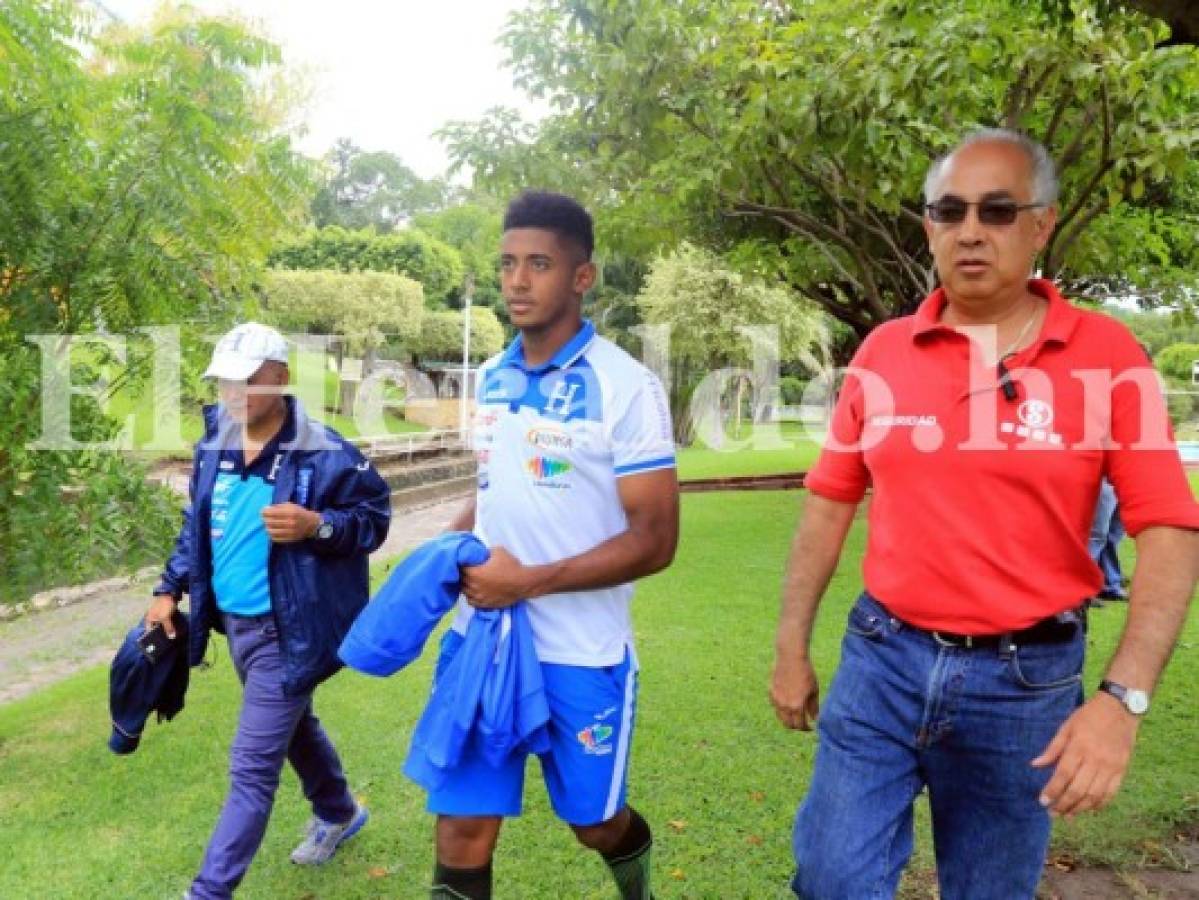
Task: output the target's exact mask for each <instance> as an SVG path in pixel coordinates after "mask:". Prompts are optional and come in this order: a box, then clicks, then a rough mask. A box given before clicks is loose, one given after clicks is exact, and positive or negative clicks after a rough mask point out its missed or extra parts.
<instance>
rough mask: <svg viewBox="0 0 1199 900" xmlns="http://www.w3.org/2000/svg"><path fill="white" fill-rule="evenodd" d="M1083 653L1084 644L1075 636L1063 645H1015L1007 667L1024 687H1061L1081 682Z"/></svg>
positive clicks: (1029, 688) (1039, 688)
mask: <svg viewBox="0 0 1199 900" xmlns="http://www.w3.org/2000/svg"><path fill="white" fill-rule="evenodd" d="M1083 656H1084V645H1083V642H1082V640H1081V639H1079V638H1076V639H1074V640H1072V641H1068V642H1066V643H1064V644H1028V645H1026V646H1023V647H1017V648H1016V652H1015V653H1013V654H1012V658H1011V659H1010V660H1008V669H1009V670H1010V672H1011V674H1012V678H1013V679H1015V681H1016V683H1017V684H1018V685H1020V687H1022V688H1025V689H1027V690H1030V691H1055V690H1062V689H1063V688H1071V687H1076V686H1077V685H1078V684H1079V682H1081V681H1082V664H1083Z"/></svg>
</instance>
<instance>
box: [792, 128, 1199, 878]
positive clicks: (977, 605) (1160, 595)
mask: <svg viewBox="0 0 1199 900" xmlns="http://www.w3.org/2000/svg"><path fill="white" fill-rule="evenodd" d="M925 195H926V202H927V203H928V206H927V208H926V210H927V213H926V218H925V230H926V232H927V234H928V238H929V245H930V247H931V249H932V253H933V257H934V259H935V262H936V266H937V271H938V274H939V276H940V280H941V284H942V287H941V288H939V289H938V290H936V291H934V292H933V293H932V294H931V295H930V296H929V297H928V298H927V299H925V301H924V302H923V303H922V304H921V306H920V308H919V310H918V311H917V312H916V314H915V315H912V316H908V317H905V318H902V319H897V320H894V321H892V322H888V323H886V324H885V325H882V326H880V327H879V328H878V329H876V330H875V331H874V332H873V333H872V334H870V336H869V337H868V338H867V339H866V340H865V341H864V342H863V344H862V346H861V348H860V349H859V351H858V353H857V355H856V356H855V358H854V360H853V363H852V365H851V367H850V369H849V371H848V373H847V377H846V382H845V387H844V389H843V390H842V392H841V395H840V398H839V400H838V404H837V408H836V411H835V413H834V416H833V423H832V428H831V431H830V435H829V439H828V441H827V443H826V446H825V449H824V452H823V453H822V455H821V457H820V460H819V461H818V463H817V464H816V466H815V468H814V469H813V470H812V472H811V473H810V475H809V476H808V478H807V482H806V483H807V487H808V489H809V491H810V496H809V498H808V500H807V503H806V505H805V509H804V515H803V520H802V522H801V524H800V526H799V529H798V532H797V534H796V538H795V543H794V547H793V550H792V554H791V559H790V562H789V565H788V572H787V577H786V581H785V585H784V590H783V610H782V615H781V619H780V623H779V629H778V638H777V659H776V662H775V668H774V674H773V681H772V686H771V700H772V702H773V703H774V706H775V710H776V712H777V714H778V716H779V719H780V720H781V721H782V722H783V724H784V725H786V726H787V727H788V728H798V729H802V730H808V729H809V728H811V726H812V722H813V721H815V720H816V716H817V712H818V711H819V720H818V721H817V728H818V732H819V744H818V748H817V753H816V762H815V769H814V771H813V774H812V782H811V786H810V789H809V791H808V794H807V796H806V797H805V799H804V801H803V803H802V804H801V806H800V809H799V813H798V815H797V817H796V822H795V833H794V851H795V859H796V869H797V871H796V875H795V879H794V881H793V883H792V887H793V889H794V891H795V893H796V895H797V896H800V897H810V898H819V900H830V898H841V897H843V898H853V900H857V898H861V897H877V896H891V895H893V894H894V892H895V890H896V887H897V885H898V883H899V878H900V875H901V873H902V870H903V867H904V865H905V864H906V862H907V859H908V857H909V855H910V853H911V849H912V804H913V801H914V800H915V798H916V796H917V795H918V794H919V793H920V791H921V790H923V789H925V788H927V789H928V792H929V801H930V805H931V809H932V818H933V838H934V844H935V849H936V858H937V870H938V878H939V880H940V886H941V896H942V897H943V898H946V900H965V898H968V900H990V898H995V900H1013V898H1021V897H1029V898H1031V897H1032V896H1033V895H1034V892H1035V890H1036V886H1037V883H1038V881H1039V879H1040V874H1041V869H1042V866H1043V863H1044V858H1045V850H1046V847H1047V845H1048V840H1049V827H1050V814H1051V813H1052V814H1055V815H1071V814H1074V813H1078V812H1082V811H1084V810H1091V809H1098V808H1100V807H1101V806H1103V805H1104V804H1106V803H1107V802H1108V801H1109V800H1110V799H1111V798H1112V796H1113V795H1114V794H1115V793H1116V790H1117V789H1118V788H1119V785H1120V782H1121V779H1122V778H1123V776H1124V773H1125V770H1126V769H1127V767H1128V761H1129V757H1130V756H1131V754H1132V747H1133V742H1134V740H1135V738H1136V733H1137V728H1138V725H1139V722H1140V717H1141V716H1143V715H1144V714H1145V712H1146V711H1147V709H1148V704H1149V696H1150V694H1151V693H1152V691H1153V688H1154V685H1155V684H1156V683H1157V680H1158V677H1159V676H1160V674H1161V672H1162V669H1163V668H1164V667H1165V664H1166V661H1167V660H1168V659H1169V656H1170V653H1171V651H1172V649H1173V647H1174V644H1175V641H1176V640H1177V637H1178V633H1179V631H1180V629H1181V627H1182V625H1183V621H1184V619H1185V616H1186V612H1187V606H1188V603H1189V600H1190V597H1191V592H1192V590H1193V588H1194V585H1195V576H1196V563H1197V557H1199V552H1197V551H1199V542H1197V539H1196V535H1195V529H1199V505H1196V503H1195V501H1194V499H1193V498H1192V495H1191V491H1190V489H1189V486H1188V484H1187V481H1186V479H1185V477H1184V474H1183V471H1182V466H1181V463H1180V461H1179V457H1178V454H1177V451H1176V450H1175V448H1174V445H1173V439H1172V435H1171V432H1170V427H1169V422H1168V419H1167V417H1166V412H1165V408H1164V403H1163V400H1162V396H1161V393H1160V389H1159V387H1158V381H1157V378H1156V375H1155V373H1154V372H1153V370H1152V368H1151V366H1150V364H1149V361H1148V360H1147V359H1146V357H1145V354H1144V352H1143V351H1142V350H1141V348H1140V347H1139V345H1138V344H1137V342H1136V340H1135V339H1134V338H1133V336H1132V335H1131V334H1130V333H1129V332H1128V331H1127V329H1125V328H1124V326H1123V325H1121V324H1120V323H1118V322H1116V321H1115V320H1113V319H1111V318H1108V317H1106V316H1103V315H1101V314H1098V313H1094V312H1089V311H1084V310H1081V309H1076V308H1074V307H1072V306H1071V305H1070V304H1069V303H1068V302H1067V301H1065V300H1064V299H1063V298H1062V297H1061V296H1060V295H1059V294H1058V292H1057V290H1056V289H1055V288H1054V286H1053V285H1052V284H1051V283H1050V282H1048V281H1043V280H1039V279H1030V273H1031V270H1032V266H1033V263H1034V260H1035V258H1036V256H1037V255H1038V254H1039V253H1040V251H1041V250H1042V249H1043V248H1044V247H1045V245H1046V243H1047V242H1048V240H1049V237H1050V235H1051V234H1052V233H1053V229H1054V225H1055V223H1056V206H1055V202H1056V199H1057V184H1056V177H1055V175H1054V170H1053V163H1052V161H1051V160H1050V158H1049V156H1048V154H1047V153H1046V151H1045V150H1044V148H1043V147H1041V146H1040V145H1038V144H1036V143H1035V142H1033V141H1030V140H1029V139H1027V138H1026V137H1024V136H1023V135H1020V134H1017V133H1014V132H1009V131H1000V130H988V131H984V132H979V133H977V134H975V135H972V136H971V137H970V138H968V139H967V140H965V141H964V142H963V143H962V144H961V145H960V146H959V147H958V148H957V149H956V150H955V151H954V152H952V153H950V154H949V155H948V156H946V157H944V158H942V159H941V160H938V161H937V162H936V163H935V164H934V165H933V167H932V169H931V170H930V173H929V177H928V180H927V182H926V184H925ZM1104 476H1106V477H1107V478H1108V479H1110V480H1111V482H1112V483H1113V484H1114V485H1115V488H1116V492H1117V493H1118V495H1119V498H1120V504H1121V511H1122V514H1123V516H1124V522H1125V525H1126V526H1127V529H1128V533H1129V534H1130V535H1132V536H1133V537H1134V538H1135V539H1136V544H1137V554H1138V558H1139V562H1140V564H1139V565H1138V566H1137V570H1136V575H1135V578H1134V579H1133V584H1132V597H1131V603H1130V606H1129V614H1128V621H1127V623H1126V626H1125V630H1124V634H1123V636H1122V638H1121V641H1120V644H1119V647H1118V648H1117V650H1116V653H1115V654H1114V656H1113V657H1112V659H1111V661H1110V663H1109V665H1108V668H1107V674H1106V676H1105V678H1104V681H1103V683H1102V685H1100V686H1099V689H1098V690H1097V691H1096V692H1095V693H1094V694H1093V695H1092V696H1091V697H1090V699H1088V700H1086V702H1083V685H1082V675H1081V673H1082V665H1083V652H1084V647H1085V634H1084V630H1085V618H1084V611H1083V602H1084V600H1085V598H1087V597H1089V596H1092V595H1094V594H1095V593H1096V591H1097V590H1098V588H1099V584H1100V574H1099V570H1098V569H1097V567H1096V566H1095V564H1094V563H1093V562H1092V561H1091V558H1090V556H1089V554H1088V552H1087V537H1088V533H1089V529H1090V525H1091V517H1092V513H1093V511H1094V508H1095V500H1096V495H1097V493H1098V491H1099V485H1100V481H1101V479H1102V478H1103V477H1104ZM868 486H869V487H871V488H872V496H871V502H870V511H869V531H868V534H869V537H868V543H867V549H866V556H865V560H864V563H863V575H864V581H865V588H866V590H865V592H864V593H863V594H862V596H861V597H860V598H859V600H858V601H857V603H856V605H855V606H854V608H853V610H852V611H851V613H850V616H849V623H848V629H847V633H846V636H845V639H844V643H843V645H842V657H841V664H840V667H839V668H838V671H837V674H836V677H835V678H834V679H833V683H832V687H831V688H830V690H829V694H828V697H827V699H826V701H825V703H824V706H823V708H822V709H820V708H819V706H818V695H819V687H818V682H817V679H816V674H815V672H814V670H813V667H812V664H811V661H810V659H809V656H808V645H809V640H810V637H811V631H812V622H813V620H814V618H815V615H816V609H817V606H818V605H819V602H820V598H821V596H822V595H823V593H824V591H825V589H826V587H827V586H828V582H829V579H830V577H831V576H832V573H833V571H834V569H835V568H836V565H837V560H838V557H839V555H840V552H841V547H842V545H843V543H844V540H845V535H846V533H847V532H848V530H849V526H850V523H851V521H852V519H853V515H854V511H855V509H856V508H857V505H858V503H859V502H860V501H861V499H862V497H863V495H864V493H865V491H866V489H867V487H868Z"/></svg>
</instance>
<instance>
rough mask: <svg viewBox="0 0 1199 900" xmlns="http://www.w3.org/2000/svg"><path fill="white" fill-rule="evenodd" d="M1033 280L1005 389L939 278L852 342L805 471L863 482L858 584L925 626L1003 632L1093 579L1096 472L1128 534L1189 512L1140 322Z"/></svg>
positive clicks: (826, 493) (850, 487) (1198, 512)
mask: <svg viewBox="0 0 1199 900" xmlns="http://www.w3.org/2000/svg"><path fill="white" fill-rule="evenodd" d="M1029 288H1030V290H1032V291H1034V292H1035V293H1037V294H1040V295H1041V296H1043V297H1044V298H1046V299H1047V300H1048V301H1049V309H1048V313H1047V316H1046V318H1045V320H1044V323H1043V325H1042V327H1041V332H1040V334H1039V335H1038V337H1037V339H1036V340H1035V341H1034V343H1033V344H1032V345H1031V346H1029V347H1028V348H1026V349H1025V350H1023V351H1021V352H1020V353H1019V354H1017V355H1016V356H1014V357H1012V358H1009V359H1008V360H1007V363H1006V365H1007V367H1008V369H1009V371H1010V372H1011V375H1012V379H1013V381H1014V382H1015V384H1016V389H1017V392H1018V396H1017V397H1016V398H1015V399H1014V400H1010V399H1008V398H1006V397H1005V396H1004V393H1003V391H1002V390H1001V385H1000V384H999V382H998V379H997V376H996V372H995V368H994V367H993V366H985V365H983V363H982V358H981V355H980V354H979V353H978V351H977V349H976V348H974V351H973V352H972V341H971V340H970V339H969V338H968V337H967V336H966V335H964V334H961V333H959V332H957V331H954V330H953V329H951V328H948V327H946V326H944V325H942V324H940V322H939V321H938V320H939V318H940V314H941V310H942V309H943V308H944V306H945V302H946V301H945V294H944V292H943V291H942V290H940V289H938V290H937V291H935V292H933V293H932V294H931V295H930V296H929V297H928V298H926V299H925V301H924V302H923V303H922V304H921V305H920V308H919V309H918V310H917V312H916V313H915V315H912V316H907V317H904V318H902V319H896V320H893V321H891V322H887V323H886V324H884V325H880V326H879V327H878V328H876V329H875V330H874V331H873V332H871V334H870V335H869V336H868V337H867V338H866V340H865V341H864V342H863V343H862V346H861V347H860V348H859V350H858V352H857V354H856V356H855V357H854V359H853V362H852V363H851V365H850V370H849V372H848V373H847V375H846V379H845V384H844V387H843V389H842V391H841V395H840V397H839V398H838V401H837V407H836V410H835V411H834V413H833V421H832V425H831V429H830V434H829V440H828V441H827V442H826V446H825V449H824V450H823V452H822V453H821V455H820V459H819V460H818V461H817V463H816V466H815V467H814V468H813V469H812V471H811V472H810V473H809V474H808V477H807V480H806V486H807V487H808V489H809V490H811V491H812V492H813V493H815V494H819V495H820V496H822V497H826V498H828V499H831V500H839V501H844V502H857V501H859V500H861V499H862V496H863V494H864V493H865V490H866V488H867V486H868V485H872V486H873V489H874V490H873V496H872V499H871V502H870V513H869V536H868V543H867V547H866V557H865V560H864V563H863V575H864V579H865V584H866V589H867V590H868V591H870V593H871V594H873V595H874V596H875V597H876V598H877V599H878V600H879V601H880V602H882V603H883V604H884V605H885V606H886V607H887V608H888V609H889V610H891V612H893V613H894V614H895V615H896V616H898V617H899V618H901V619H904V620H906V621H908V622H911V623H913V624H915V625H918V626H920V627H922V628H927V629H940V630H945V631H954V632H959V633H964V634H999V633H1003V632H1005V631H1009V630H1015V629H1019V628H1024V627H1026V626H1028V625H1030V624H1032V623H1033V622H1036V621H1037V620H1039V619H1042V618H1045V617H1046V616H1050V615H1053V614H1054V613H1057V612H1060V611H1062V610H1065V609H1069V608H1071V607H1075V606H1077V605H1078V604H1079V602H1080V601H1082V600H1083V598H1085V597H1088V596H1091V595H1093V594H1094V593H1095V592H1096V591H1097V590H1098V589H1099V587H1100V585H1101V582H1102V578H1101V575H1100V573H1099V569H1098V567H1097V566H1096V565H1095V563H1094V562H1092V560H1091V558H1090V555H1089V554H1088V552H1087V536H1088V534H1089V532H1090V527H1091V519H1092V517H1093V515H1094V511H1095V500H1096V497H1097V494H1098V491H1099V483H1100V478H1101V477H1102V476H1106V477H1107V478H1109V479H1110V480H1111V482H1112V484H1113V485H1114V486H1115V489H1116V494H1117V496H1118V498H1119V501H1120V516H1121V519H1122V520H1123V522H1124V526H1125V528H1126V529H1127V530H1128V533H1129V534H1131V535H1134V536H1135V535H1136V534H1137V533H1138V532H1140V531H1141V530H1142V529H1144V528H1146V527H1148V526H1150V525H1171V526H1175V527H1181V528H1194V529H1199V504H1196V503H1195V500H1194V498H1193V496H1192V494H1191V490H1190V486H1189V485H1188V483H1187V480H1186V477H1185V475H1184V473H1183V468H1182V463H1181V461H1180V459H1179V456H1178V452H1177V449H1176V448H1175V447H1174V443H1173V433H1172V431H1171V430H1170V427H1169V421H1168V418H1167V416H1166V410H1165V403H1164V399H1163V397H1162V394H1161V390H1160V382H1159V380H1158V379H1157V376H1156V373H1155V372H1153V370H1152V367H1151V364H1150V362H1149V360H1148V359H1147V358H1146V356H1145V353H1144V351H1143V350H1142V349H1141V347H1140V345H1139V344H1138V343H1137V341H1136V339H1135V338H1134V337H1133V336H1132V334H1131V332H1129V331H1128V329H1127V328H1125V327H1124V325H1122V324H1121V323H1119V322H1117V321H1116V320H1115V319H1112V318H1110V317H1108V316H1105V315H1102V314H1100V313H1096V312H1090V311H1086V310H1082V309H1077V308H1075V307H1073V306H1071V305H1070V304H1069V303H1067V302H1066V301H1065V300H1064V299H1063V298H1062V297H1061V295H1060V294H1059V293H1058V292H1057V290H1056V289H1055V288H1054V286H1053V285H1052V284H1051V283H1050V282H1048V281H1043V280H1034V281H1031V282H1029ZM992 333H993V329H992ZM991 340H993V337H992V338H991Z"/></svg>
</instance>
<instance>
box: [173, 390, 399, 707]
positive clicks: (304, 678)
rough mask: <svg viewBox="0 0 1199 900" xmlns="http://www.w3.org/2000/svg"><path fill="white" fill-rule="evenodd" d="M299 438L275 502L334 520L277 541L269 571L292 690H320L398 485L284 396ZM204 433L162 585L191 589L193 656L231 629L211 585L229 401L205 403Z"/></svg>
mask: <svg viewBox="0 0 1199 900" xmlns="http://www.w3.org/2000/svg"><path fill="white" fill-rule="evenodd" d="M285 399H286V401H287V404H288V407H289V411H290V415H291V416H292V421H293V422H294V424H295V439H294V440H292V441H289V442H287V443H284V444H283V445H281V446H282V449H283V451H284V457H283V461H282V462H281V463H280V466H279V470H278V472H277V473H276V474H275V491H274V495H273V498H272V501H271V502H272V503H287V502H289V501H290V502H292V503H296V504H298V505H300V506H304V507H307V508H308V509H312V510H315V511H317V512H319V513H320V514H321V516H322V518H323V519H324V520H325V521H326V522H327V523H329V524H330V525H332V526H333V534H332V535H331V536H330V537H329V538H328V539H324V540H322V539H317V538H310V539H308V540H304V541H295V542H294V543H288V544H272V545H271V549H270V561H269V563H268V570H269V571H268V576H269V584H270V593H271V612H272V614H273V615H274V618H275V622H276V625H277V628H278V632H279V649H280V652H281V653H282V655H283V662H284V666H285V675H284V685H283V688H284V691H285V692H286V693H287V694H289V695H291V696H296V695H299V694H302V693H305V692H307V691H310V690H312V689H313V688H314V687H316V685H317V684H319V683H320V682H321V681H323V680H324V679H325V678H328V677H329V676H330V675H332V674H333V673H334V672H336V671H337V670H338V669H339V668H340V667H341V662H340V661H339V660H338V658H337V647H338V645H339V644H340V643H341V639H342V637H343V636H344V635H345V633H346V632H347V631H348V630H349V628H350V625H351V624H352V623H353V621H354V619H355V618H356V617H357V615H358V613H359V612H361V611H362V609H363V607H364V606H366V601H367V598H368V597H369V596H370V582H369V576H368V571H367V555H368V554H369V553H370V552H371V551H373V550H375V549H376V548H378V547H379V545H380V544H382V543H383V540H384V539H385V538H386V537H387V528H388V525H389V524H390V522H391V492H390V490H389V489H388V487H387V483H386V482H385V481H384V480H383V479H382V478H380V477H379V473H378V472H376V471H375V470H374V467H372V466H371V465H370V463H369V462H368V461H367V460H366V459H365V458H364V457H363V455H362V454H361V453H360V452H359V451H358V449H357V448H356V447H354V445H353V444H350V443H349V442H347V441H346V440H345V439H343V438H342V437H341V436H340V435H339V434H338V433H337V432H335V431H333V430H332V429H330V428H326V427H325V426H323V425H321V424H320V423H319V422H314V421H312V420H311V419H309V418H308V417H307V415H305V413H304V409H303V407H302V406H301V404H300V403H299V401H297V400H296V399H295V398H294V397H286V398H285ZM204 425H205V432H204V437H203V439H202V440H201V441H200V442H199V443H198V444H197V445H196V452H195V463H194V465H193V466H192V478H191V486H190V495H191V503H190V505H189V506H188V507H187V509H186V510H185V511H184V513H183V527H182V528H181V529H180V531H179V538H178V540H177V542H176V544H175V552H174V553H173V554H172V555H171V558H170V560H169V561H168V562H167V565H166V569H165V570H164V571H163V574H162V580H161V581H160V582H159V584H158V587H157V588H155V591H154V592H155V593H156V594H157V593H163V594H173V595H174V596H175V597H176V599H178V597H179V596H180V594H182V593H184V592H186V593H188V594H189V595H190V597H191V606H190V614H191V642H190V650H191V660H190V661H191V664H192V665H193V666H194V665H198V664H199V663H200V661H201V660H202V659H203V658H204V650H205V647H206V646H207V644H208V634H209V631H210V630H211V629H213V628H216V629H217V630H218V631H221V630H223V626H222V624H221V615H220V611H219V610H218V609H217V605H216V597H215V596H214V595H213V592H212V583H211V582H212V548H211V542H210V540H209V536H208V528H209V515H210V512H211V509H212V490H213V485H214V484H215V483H216V476H217V468H218V464H219V461H220V454H221V449H222V448H223V447H225V446H227V444H228V442H229V441H230V439H231V437H233V434H234V432H233V429H235V428H239V427H240V426H239V425H237V424H236V423H235V422H234V421H233V420H232V419H231V418H230V417H229V415H228V413H226V412H225V411H224V409H223V407H220V406H209V407H205V409H204Z"/></svg>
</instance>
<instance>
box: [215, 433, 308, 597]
mask: <svg viewBox="0 0 1199 900" xmlns="http://www.w3.org/2000/svg"><path fill="white" fill-rule="evenodd" d="M294 432H295V426H294V424H293V423H292V422H291V417H290V415H289V416H288V421H287V423H286V424H285V425H284V426H283V428H281V429H280V430H279V433H278V434H276V435H275V437H273V438H272V439H271V440H270V441H269V442H268V443H267V444H266V446H264V447H263V448H262V452H261V453H259V454H258V456H257V457H255V459H254V461H253V462H252V463H250V465H248V466H247V465H245V463H244V457H243V454H242V448H241V447H240V446H230V447H226V448H224V449H222V450H221V455H220V461H219V462H218V464H217V476H216V481H215V482H214V483H213V486H212V505H211V508H210V510H209V513H208V537H209V541H210V543H211V546H212V588H213V593H215V595H216V602H217V608H218V609H220V610H221V611H222V612H226V613H230V614H232V615H235V616H259V615H262V614H264V613H268V612H270V610H271V589H270V583H269V569H268V566H267V563H268V561H269V559H270V553H271V538H270V535H268V534H267V532H266V525H265V523H264V522H263V521H262V510H263V509H264V508H266V507H267V506H270V505H271V503H272V502H273V497H274V493H275V474H276V473H277V472H278V470H279V464H280V463H281V462H282V460H283V455H284V454H283V450H282V449H281V447H280V444H282V443H283V442H284V441H290V440H292V439H293V438H294Z"/></svg>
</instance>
